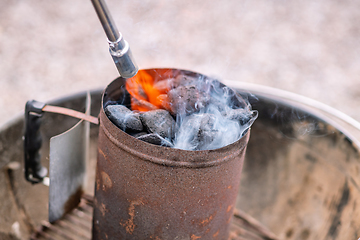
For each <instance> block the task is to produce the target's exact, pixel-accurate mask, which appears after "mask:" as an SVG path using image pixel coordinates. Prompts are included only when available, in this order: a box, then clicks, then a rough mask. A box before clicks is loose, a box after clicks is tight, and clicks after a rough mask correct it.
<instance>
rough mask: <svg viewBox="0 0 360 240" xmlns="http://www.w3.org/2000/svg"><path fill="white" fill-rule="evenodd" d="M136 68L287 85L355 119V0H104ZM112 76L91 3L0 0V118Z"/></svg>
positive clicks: (359, 74)
mask: <svg viewBox="0 0 360 240" xmlns="http://www.w3.org/2000/svg"><path fill="white" fill-rule="evenodd" d="M107 3H108V5H109V8H110V10H111V12H112V14H113V16H114V19H115V21H116V23H117V25H118V28H119V30H120V31H121V32H122V34H123V35H124V37H125V39H126V40H127V41H128V42H129V43H130V46H131V48H132V51H133V54H134V56H135V58H136V60H137V63H138V64H139V66H140V67H141V68H150V67H174V68H183V69H189V70H193V71H197V72H200V73H203V74H206V75H210V76H216V77H219V78H220V79H232V80H237V81H244V82H250V83H257V84H262V85H267V86H272V87H275V88H279V89H285V90H288V91H292V92H296V93H299V94H301V95H304V96H307V97H310V98H313V99H316V100H319V101H321V102H323V103H326V104H328V105H331V106H333V107H335V108H337V109H339V110H341V111H343V112H345V113H347V114H349V115H350V116H352V117H354V118H355V119H357V120H360V112H359V111H358V104H357V103H358V102H359V101H360V88H359V87H360V79H359V78H360V24H359V22H360V1H357V0H317V1H311V0H304V1H300V0H298V1H296V0H288V1H285V0H253V1H248V0H224V1H219V0H218V1H205V0H203V1H200V0H167V1H165V0H133V1H115V0H108V1H107ZM117 76H118V74H117V71H116V69H115V66H114V64H113V62H112V59H111V57H110V55H109V53H108V46H107V42H106V38H105V34H104V32H103V30H102V28H101V25H100V22H99V21H98V19H97V16H96V14H95V11H94V9H93V7H92V4H91V2H90V1H71V0H62V1H45V0H37V1H35V0H26V1H25V0H1V1H0V81H1V85H0V96H1V97H0V110H1V114H0V125H1V124H3V123H4V122H6V121H8V120H9V119H11V118H12V117H13V116H14V115H16V114H17V113H19V112H21V111H23V107H24V104H25V102H26V101H27V100H29V99H37V100H40V101H48V100H51V99H54V98H58V97H62V96H65V95H69V94H73V93H76V92H79V91H83V90H86V89H93V88H99V87H101V88H103V87H104V86H105V85H106V84H108V83H109V82H110V81H112V80H113V79H114V78H116V77H117Z"/></svg>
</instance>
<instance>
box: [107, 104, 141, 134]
mask: <svg viewBox="0 0 360 240" xmlns="http://www.w3.org/2000/svg"><path fill="white" fill-rule="evenodd" d="M105 113H106V115H107V116H108V118H109V119H110V120H111V121H112V122H113V123H114V124H115V125H116V126H118V127H119V128H120V129H121V130H123V131H136V132H140V131H142V130H143V125H142V123H141V121H140V118H139V114H138V113H134V112H132V111H131V110H130V109H128V108H127V107H125V106H123V105H108V106H107V107H106V108H105Z"/></svg>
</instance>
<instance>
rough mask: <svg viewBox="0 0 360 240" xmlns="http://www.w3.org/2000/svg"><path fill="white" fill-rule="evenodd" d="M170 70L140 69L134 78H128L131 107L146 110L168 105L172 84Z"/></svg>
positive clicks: (127, 84) (127, 87)
mask: <svg viewBox="0 0 360 240" xmlns="http://www.w3.org/2000/svg"><path fill="white" fill-rule="evenodd" d="M170 77H171V76H170V75H169V70H166V69H164V70H162V69H160V70H157V71H150V70H139V72H138V73H137V74H136V75H135V76H134V77H132V78H129V79H127V80H126V90H127V91H128V92H129V93H130V95H131V109H132V110H138V111H140V112H146V111H150V110H154V109H159V108H164V107H165V108H166V106H167V105H168V101H167V95H166V93H167V92H168V91H169V90H170V88H171V86H170V84H168V81H165V80H167V79H169V78H170Z"/></svg>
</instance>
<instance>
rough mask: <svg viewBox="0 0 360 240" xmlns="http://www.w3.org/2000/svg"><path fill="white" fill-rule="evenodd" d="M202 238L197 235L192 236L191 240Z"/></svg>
mask: <svg viewBox="0 0 360 240" xmlns="http://www.w3.org/2000/svg"><path fill="white" fill-rule="evenodd" d="M199 238H201V236H196V235H195V234H193V235H191V240H196V239H199Z"/></svg>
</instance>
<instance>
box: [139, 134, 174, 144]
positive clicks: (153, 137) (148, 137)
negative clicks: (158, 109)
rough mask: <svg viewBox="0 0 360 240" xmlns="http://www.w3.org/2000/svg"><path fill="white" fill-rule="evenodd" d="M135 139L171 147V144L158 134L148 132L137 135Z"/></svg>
mask: <svg viewBox="0 0 360 240" xmlns="http://www.w3.org/2000/svg"><path fill="white" fill-rule="evenodd" d="M137 139H139V140H142V141H145V142H148V143H151V144H155V145H159V146H164V147H173V144H172V143H171V142H169V141H168V140H166V139H164V138H163V137H161V136H160V135H159V134H156V133H150V134H145V135H141V136H139V137H137Z"/></svg>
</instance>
